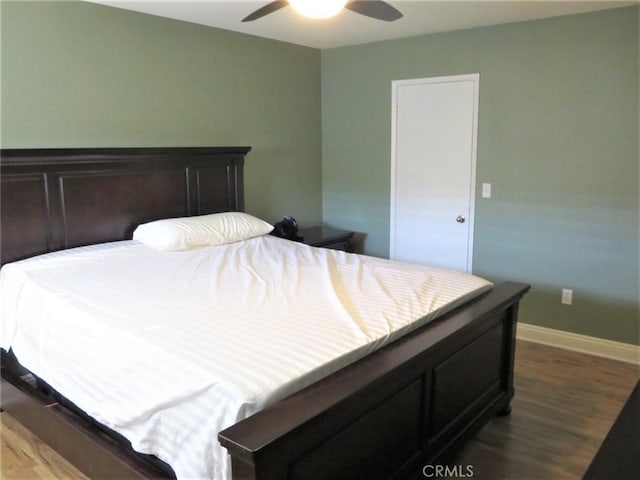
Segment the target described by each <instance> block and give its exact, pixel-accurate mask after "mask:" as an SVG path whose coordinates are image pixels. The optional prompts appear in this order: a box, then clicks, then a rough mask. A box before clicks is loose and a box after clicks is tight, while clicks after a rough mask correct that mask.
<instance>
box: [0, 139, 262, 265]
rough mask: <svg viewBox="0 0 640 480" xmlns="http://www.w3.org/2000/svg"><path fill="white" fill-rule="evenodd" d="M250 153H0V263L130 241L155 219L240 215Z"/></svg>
mask: <svg viewBox="0 0 640 480" xmlns="http://www.w3.org/2000/svg"><path fill="white" fill-rule="evenodd" d="M249 150H251V147H170V148H72V149H2V150H0V180H1V185H0V201H1V204H0V221H1V225H0V235H1V237H0V245H1V252H0V262H1V264H5V263H7V262H11V261H14V260H18V259H22V258H26V257H31V256H33V255H38V254H41V253H46V252H52V251H55V250H62V249H65V248H72V247H77V246H81V245H90V244H95V243H102V242H110V241H116V240H126V239H130V238H131V235H132V233H133V230H134V229H135V227H136V226H137V225H139V224H140V223H144V222H148V221H151V220H157V219H159V218H170V217H182V216H190V215H203V214H207V213H218V212H223V211H243V210H244V188H243V166H244V157H245V155H246V154H247V153H248V152H249Z"/></svg>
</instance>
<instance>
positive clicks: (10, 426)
mask: <svg viewBox="0 0 640 480" xmlns="http://www.w3.org/2000/svg"><path fill="white" fill-rule="evenodd" d="M0 478H3V479H6V480H31V479H74V480H81V479H86V478H87V477H86V476H84V475H83V474H82V473H81V472H80V471H78V470H77V469H76V468H75V467H74V466H73V465H71V464H70V463H69V462H67V461H66V460H65V459H64V458H62V457H61V456H60V455H58V454H57V453H56V452H55V451H53V450H52V449H51V448H49V446H47V445H46V444H44V443H43V442H42V441H40V439H39V438H37V437H36V436H34V435H32V434H31V432H29V430H27V429H26V428H24V427H23V426H22V425H20V424H19V423H18V422H16V421H15V420H14V419H13V418H12V417H11V416H10V415H9V414H8V413H6V412H2V413H1V414H0Z"/></svg>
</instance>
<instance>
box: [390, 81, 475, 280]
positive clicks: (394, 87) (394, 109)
mask: <svg viewBox="0 0 640 480" xmlns="http://www.w3.org/2000/svg"><path fill="white" fill-rule="evenodd" d="M464 81H472V82H473V86H474V92H473V93H474V95H473V131H472V135H473V138H472V150H471V185H470V202H469V217H470V218H469V219H468V225H469V237H468V242H467V245H468V250H467V272H469V273H471V272H472V269H473V240H474V228H475V211H476V163H477V155H478V105H479V101H480V100H479V99H480V74H479V73H470V74H466V75H448V76H443V77H427V78H412V79H407V80H392V81H391V175H390V177H391V186H390V194H391V198H390V205H389V207H390V208H389V212H390V218H389V258H390V259H392V260H393V259H395V257H396V236H395V232H396V215H395V199H396V156H397V127H398V126H397V120H398V87H400V86H404V85H420V84H429V83H445V82H464Z"/></svg>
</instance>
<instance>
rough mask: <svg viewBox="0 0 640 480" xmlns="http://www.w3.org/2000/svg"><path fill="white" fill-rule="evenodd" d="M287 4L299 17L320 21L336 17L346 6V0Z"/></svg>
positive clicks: (294, 0)
mask: <svg viewBox="0 0 640 480" xmlns="http://www.w3.org/2000/svg"><path fill="white" fill-rule="evenodd" d="M289 4H291V6H292V7H293V9H294V10H295V11H296V12H298V13H299V14H300V15H303V16H305V17H309V18H317V19H321V18H329V17H333V16H334V15H336V14H337V13H338V12H339V11H340V10H342V9H343V8H344V6H345V5H346V4H347V0H289Z"/></svg>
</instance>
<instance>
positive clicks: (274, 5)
mask: <svg viewBox="0 0 640 480" xmlns="http://www.w3.org/2000/svg"><path fill="white" fill-rule="evenodd" d="M287 5H289V2H287V0H276V1H275V2H271V3H267V4H266V5H265V6H264V7H261V8H259V9H258V10H256V11H255V12H253V13H252V14H251V15H247V16H246V17H244V18H243V19H242V21H243V22H251V21H253V20H257V19H258V18H262V17H264V16H265V15H269V14H270V13H273V12H275V11H277V10H280V9H281V8H283V7H286V6H287Z"/></svg>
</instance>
